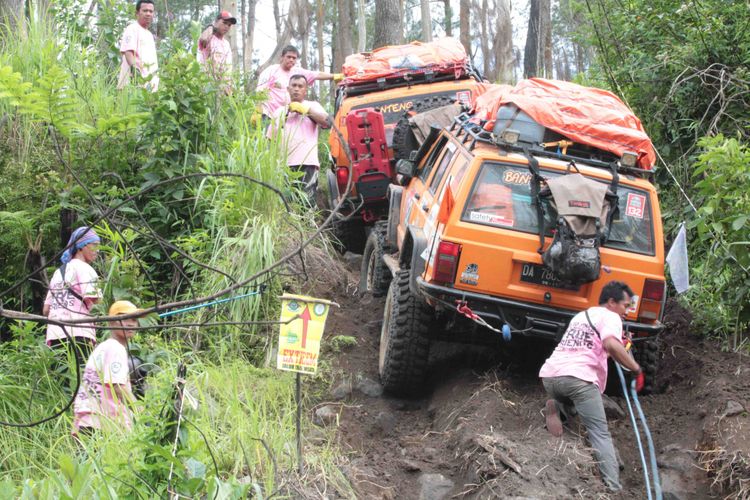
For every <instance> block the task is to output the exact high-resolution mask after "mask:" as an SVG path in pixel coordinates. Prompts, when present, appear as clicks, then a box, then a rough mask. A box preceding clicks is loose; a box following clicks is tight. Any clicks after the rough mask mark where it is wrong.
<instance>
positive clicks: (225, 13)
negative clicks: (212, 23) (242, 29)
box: [216, 10, 237, 24]
mask: <svg viewBox="0 0 750 500" xmlns="http://www.w3.org/2000/svg"><path fill="white" fill-rule="evenodd" d="M219 19H221V20H222V21H229V22H230V23H232V24H237V18H236V17H233V16H232V14H230V13H229V12H228V11H226V10H222V11H221V12H219V15H218V16H216V20H217V21H218V20H219Z"/></svg>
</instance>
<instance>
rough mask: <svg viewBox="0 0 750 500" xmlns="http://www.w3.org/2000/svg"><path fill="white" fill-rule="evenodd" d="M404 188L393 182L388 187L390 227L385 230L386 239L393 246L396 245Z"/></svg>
mask: <svg viewBox="0 0 750 500" xmlns="http://www.w3.org/2000/svg"><path fill="white" fill-rule="evenodd" d="M403 192H404V188H403V187H402V186H396V185H395V184H391V185H390V186H389V187H388V228H387V230H386V232H385V241H386V243H387V244H388V245H389V246H391V247H394V248H395V247H396V244H397V239H398V238H397V235H396V230H397V228H398V222H399V221H400V220H401V197H402V195H403Z"/></svg>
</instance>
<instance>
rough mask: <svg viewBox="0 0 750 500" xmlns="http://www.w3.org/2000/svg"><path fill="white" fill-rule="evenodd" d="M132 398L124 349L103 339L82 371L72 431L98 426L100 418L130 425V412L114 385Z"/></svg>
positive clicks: (75, 402) (76, 431)
mask: <svg viewBox="0 0 750 500" xmlns="http://www.w3.org/2000/svg"><path fill="white" fill-rule="evenodd" d="M115 384H117V385H119V386H120V387H121V388H122V389H123V390H122V392H123V393H127V394H128V395H129V397H130V398H131V399H133V391H132V388H131V386H130V376H129V374H128V352H127V350H126V349H125V346H124V345H122V344H121V343H120V342H118V341H117V340H115V339H107V340H105V341H104V342H102V343H101V344H99V345H98V346H96V348H95V349H94V352H92V353H91V356H90V357H89V359H88V361H87V362H86V368H85V369H84V371H83V377H82V379H81V386H80V387H79V388H78V392H77V393H76V398H75V401H74V402H73V412H74V417H73V434H77V433H78V430H79V429H80V428H81V427H93V428H95V429H101V428H102V419H106V420H109V421H110V422H111V423H112V424H113V425H114V426H115V427H123V426H124V427H125V428H126V429H130V428H131V427H132V416H131V413H130V409H129V408H128V406H127V402H126V401H122V399H121V398H120V397H119V396H118V395H117V394H116V393H115V391H114V387H113V386H114V385H115Z"/></svg>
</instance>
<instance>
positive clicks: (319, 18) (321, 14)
mask: <svg viewBox="0 0 750 500" xmlns="http://www.w3.org/2000/svg"><path fill="white" fill-rule="evenodd" d="M315 7H316V9H315V10H316V12H315V44H316V45H317V46H318V71H325V67H326V61H325V52H324V50H323V30H324V29H325V26H324V24H323V23H325V3H324V2H323V0H316V6H315Z"/></svg>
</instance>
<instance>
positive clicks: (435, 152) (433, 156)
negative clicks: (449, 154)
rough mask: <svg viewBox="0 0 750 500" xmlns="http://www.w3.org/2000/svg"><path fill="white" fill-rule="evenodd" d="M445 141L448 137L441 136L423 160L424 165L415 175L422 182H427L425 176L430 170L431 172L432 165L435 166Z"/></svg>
mask: <svg viewBox="0 0 750 500" xmlns="http://www.w3.org/2000/svg"><path fill="white" fill-rule="evenodd" d="M446 142H448V139H446V138H445V137H441V138H440V139H438V140H437V142H436V143H435V146H433V148H432V151H430V155H429V156H428V157H427V160H425V162H424V166H423V167H422V168H421V170H420V171H419V173H418V174H417V177H419V178H420V179H422V182H425V183H426V182H427V178H428V177H429V176H430V172H432V167H434V166H435V161H436V160H437V159H438V157H439V156H440V152H441V151H442V150H443V146H445V143H446Z"/></svg>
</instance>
